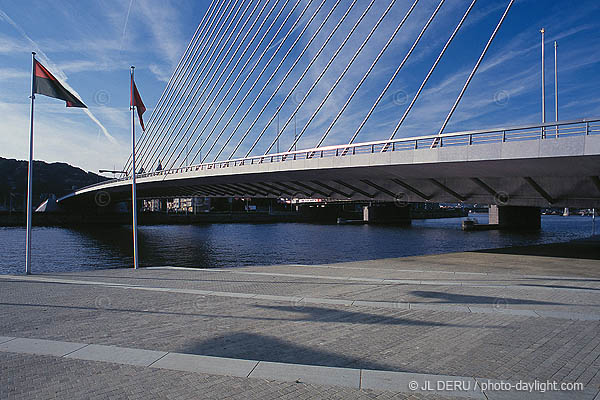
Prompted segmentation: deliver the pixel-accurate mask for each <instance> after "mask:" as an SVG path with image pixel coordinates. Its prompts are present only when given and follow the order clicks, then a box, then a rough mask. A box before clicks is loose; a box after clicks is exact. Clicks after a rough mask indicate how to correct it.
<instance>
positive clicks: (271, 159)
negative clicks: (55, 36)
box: [85, 118, 600, 189]
mask: <svg viewBox="0 0 600 400" xmlns="http://www.w3.org/2000/svg"><path fill="white" fill-rule="evenodd" d="M598 134H600V118H597V119H581V120H575V121H563V122H549V123H545V124H537V125H524V126H515V127H508V128H499V129H488V130H476V131H466V132H455V133H445V134H442V135H429V136H418V137H411V138H400V139H394V140H381V141H373V142H367V143H354V144H343V145H337V146H326V147H318V148H312V149H305V150H296V151H290V152H285V153H277V154H268V155H261V156H253V157H246V158H239V159H234V160H226V161H216V162H211V163H205V164H199V165H191V166H187V167H181V168H174V169H166V170H161V171H154V172H146V173H141V174H136V177H139V178H145V177H152V176H167V175H171V174H178V173H183V172H192V171H204V170H212V169H221V168H232V167H239V166H244V165H256V164H268V163H280V162H288V161H297V160H308V159H314V158H326V157H346V156H352V155H358V154H370V153H384V152H390V151H391V152H394V151H404V150H418V149H430V148H437V147H450V146H472V145H477V144H485V143H502V142H516V141H523V140H544V139H555V138H561V137H569V136H585V135H598ZM130 179H131V176H127V177H123V178H117V179H113V180H110V181H104V182H101V183H99V184H94V185H91V186H87V187H86V188H85V189H88V188H91V187H94V186H99V185H105V184H107V183H110V182H119V181H124V180H130Z"/></svg>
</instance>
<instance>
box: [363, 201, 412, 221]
mask: <svg viewBox="0 0 600 400" xmlns="http://www.w3.org/2000/svg"><path fill="white" fill-rule="evenodd" d="M363 221H365V222H366V223H368V224H403V225H410V223H411V219H410V207H408V206H403V207H399V206H397V205H396V204H394V203H381V204H374V205H370V206H364V207H363Z"/></svg>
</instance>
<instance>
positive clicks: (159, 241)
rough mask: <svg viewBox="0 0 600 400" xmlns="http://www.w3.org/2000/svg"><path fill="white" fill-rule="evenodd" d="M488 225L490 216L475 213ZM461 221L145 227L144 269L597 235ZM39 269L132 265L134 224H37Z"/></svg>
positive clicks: (14, 258)
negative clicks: (466, 226)
mask: <svg viewBox="0 0 600 400" xmlns="http://www.w3.org/2000/svg"><path fill="white" fill-rule="evenodd" d="M477 218H478V219H479V220H480V222H487V215H480V216H477ZM462 219H463V218H448V219H430V220H415V221H413V223H412V226H406V227H400V226H382V225H317V224H304V223H276V224H206V225H155V226H142V227H140V228H139V235H138V236H139V243H140V264H141V265H142V266H166V265H171V266H182V267H197V268H209V267H235V266H242V265H273V264H324V263H334V262H337V261H356V260H367V259H378V258H388V257H405V256H416V255H426V254H435V253H446V252H455V251H467V250H481V249H488V248H498V247H509V246H518V245H532V244H541V243H553V242H563V241H568V240H573V239H578V238H584V237H589V236H591V235H592V232H593V227H592V219H591V217H581V216H570V217H563V216H553V215H545V216H542V229H541V230H540V231H539V232H522V233H515V232H500V231H481V232H463V231H462V230H461V226H460V224H461V220H462ZM32 236H33V239H32V243H33V250H32V269H33V272H34V273H35V272H38V273H41V272H60V271H77V270H90V269H97V268H115V267H131V265H132V249H131V247H132V246H131V227H128V226H112V227H95V228H59V227H35V228H34V229H33V234H32ZM0 252H1V254H2V261H1V262H0V274H15V273H22V272H23V271H24V260H25V229H24V228H13V227H0Z"/></svg>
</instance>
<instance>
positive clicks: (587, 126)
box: [585, 122, 590, 136]
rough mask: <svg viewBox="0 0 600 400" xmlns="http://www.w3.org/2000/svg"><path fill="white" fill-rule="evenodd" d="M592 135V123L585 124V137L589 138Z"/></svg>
mask: <svg viewBox="0 0 600 400" xmlns="http://www.w3.org/2000/svg"><path fill="white" fill-rule="evenodd" d="M589 134H590V123H589V122H586V123H585V135H586V136H588V135H589Z"/></svg>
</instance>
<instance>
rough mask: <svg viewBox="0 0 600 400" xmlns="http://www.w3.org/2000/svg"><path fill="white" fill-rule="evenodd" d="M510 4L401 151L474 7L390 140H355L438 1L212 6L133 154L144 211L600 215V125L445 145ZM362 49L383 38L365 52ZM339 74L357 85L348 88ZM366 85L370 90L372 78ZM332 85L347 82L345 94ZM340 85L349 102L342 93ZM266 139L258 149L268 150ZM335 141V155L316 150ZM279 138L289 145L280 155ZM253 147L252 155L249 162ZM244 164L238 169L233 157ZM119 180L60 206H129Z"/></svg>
mask: <svg viewBox="0 0 600 400" xmlns="http://www.w3.org/2000/svg"><path fill="white" fill-rule="evenodd" d="M513 1H514V0H507V6H506V9H505V10H504V12H503V13H502V14H501V15H499V20H498V23H497V25H496V26H495V28H494V29H493V30H491V32H490V37H489V40H488V41H487V44H486V45H485V46H484V48H483V49H482V51H481V54H480V56H479V58H478V60H477V62H476V63H475V64H474V66H473V68H472V70H471V73H470V74H469V76H468V78H467V79H466V81H465V83H464V85H463V87H462V89H461V90H460V93H459V94H458V96H457V98H456V101H455V102H454V104H453V106H452V107H451V109H450V110H449V111H448V113H447V115H446V118H445V119H444V122H443V124H442V126H441V127H440V128H439V130H437V129H436V131H437V132H438V133H437V134H435V135H429V136H421V137H412V138H396V135H397V133H398V132H399V130H400V129H401V127H402V124H403V122H404V121H405V119H406V117H407V116H408V115H409V113H410V112H411V110H412V108H413V106H414V104H415V103H416V102H417V101H418V99H419V96H420V94H421V93H422V91H423V88H424V87H425V86H426V84H427V83H428V81H429V78H430V77H431V75H432V73H433V72H434V71H435V70H436V68H437V66H438V65H439V63H440V62H442V60H443V57H444V55H445V53H446V50H447V49H448V47H450V45H451V44H452V42H453V40H454V38H455V36H456V35H457V33H458V32H459V31H460V29H461V28H462V26H463V24H464V22H465V21H466V20H467V19H468V16H469V14H470V13H471V11H472V9H473V8H474V7H475V5H476V0H472V1H471V2H470V3H469V4H465V9H464V14H462V17H461V18H460V19H457V21H456V25H453V26H451V27H450V28H449V29H447V31H448V36H447V39H446V41H445V44H444V46H443V47H442V48H441V49H440V52H439V55H438V56H437V58H436V59H435V61H434V62H433V63H432V65H431V67H430V68H429V70H428V72H427V73H426V74H424V76H423V80H422V82H421V84H420V86H419V88H418V90H416V91H415V93H414V96H413V97H412V99H411V101H410V102H409V101H408V99H409V98H408V96H406V97H407V99H406V100H407V101H406V102H402V103H403V104H402V105H400V104H398V106H399V107H400V106H402V107H403V110H399V108H395V109H394V110H392V112H388V113H386V114H387V116H388V117H390V118H392V121H391V122H392V124H391V125H389V126H390V127H391V126H393V125H394V124H395V126H394V128H393V129H392V128H390V129H389V130H387V129H381V128H378V126H380V125H379V124H377V123H376V124H375V125H374V126H375V128H370V129H368V128H365V126H367V127H368V126H369V125H368V124H369V123H370V122H372V121H373V115H374V114H376V113H375V112H376V111H377V110H380V107H381V104H382V101H383V100H384V99H388V100H389V98H390V97H393V96H391V95H390V93H389V92H390V88H392V86H393V83H394V81H395V79H396V77H397V76H398V75H399V74H400V73H401V71H402V68H403V67H404V65H405V64H406V62H407V61H408V60H409V58H410V57H411V55H412V54H413V53H415V52H418V51H419V44H420V42H421V39H422V38H423V36H424V34H425V33H426V32H427V31H428V29H429V28H430V26H431V25H432V24H435V22H436V16H437V15H438V11H439V10H440V9H442V8H443V6H444V4H445V2H444V0H440V1H439V3H435V4H433V5H432V4H429V5H425V6H424V7H425V18H423V14H422V13H421V14H419V13H413V11H414V10H415V9H417V7H418V6H419V0H415V1H414V2H412V3H410V4H408V3H406V2H397V1H396V0H387V1H377V2H375V1H374V0H371V1H370V2H357V0H352V1H341V0H316V1H311V0H264V1H255V2H248V1H241V0H214V1H213V2H212V3H211V5H210V7H209V8H208V10H207V12H206V15H205V16H204V17H203V19H202V21H201V22H200V24H199V26H198V28H197V30H196V32H195V34H194V36H193V38H192V40H191V41H190V44H189V45H188V48H187V49H186V51H185V52H184V54H183V56H182V58H181V60H180V61H179V63H178V65H177V66H176V68H175V71H174V73H173V75H172V77H171V79H170V81H169V83H168V84H167V86H166V88H165V90H164V92H163V94H162V95H161V97H160V99H159V101H158V104H157V106H156V107H155V108H154V111H153V113H152V115H151V116H150V119H149V121H148V122H147V130H146V132H145V133H144V135H143V136H142V137H141V140H140V143H139V144H138V146H137V148H136V170H137V172H138V173H136V177H137V182H138V196H139V198H148V199H152V198H162V197H187V196H210V197H214V196H218V197H224V196H239V197H287V198H325V199H350V200H382V201H392V200H393V201H400V202H426V201H431V202H464V203H484V204H500V205H522V206H560V207H563V206H564V207H598V206H599V205H600V179H599V176H600V120H599V119H587V120H578V121H563V122H553V123H546V124H538V125H528V126H518V127H510V128H501V129H492V130H481V131H471V132H459V133H444V130H445V128H446V125H447V123H448V121H449V120H450V119H451V117H452V115H453V113H454V111H455V110H456V108H457V106H458V105H459V103H460V101H461V99H462V97H463V95H464V93H465V91H466V89H467V88H468V86H469V83H470V82H471V79H472V78H473V76H474V75H475V73H476V72H477V70H478V68H479V66H480V64H481V62H482V60H483V59H484V57H485V55H486V53H487V51H488V49H489V47H490V45H491V44H492V42H493V40H494V38H495V36H496V33H497V32H498V30H499V29H500V27H501V25H502V23H503V21H504V19H505V17H506V16H507V14H508V13H509V10H510V9H511V6H512V4H513ZM374 4H377V6H378V7H381V8H377V7H373V6H374ZM433 6H435V7H433ZM408 20H410V21H411V22H414V23H416V25H417V27H418V28H420V29H417V31H415V32H418V34H417V33H415V34H412V33H410V32H403V34H404V35H405V37H406V38H409V40H410V36H413V41H412V44H411V45H410V46H409V47H407V49H406V52H405V54H404V56H403V57H398V55H397V54H394V56H393V57H391V59H392V62H394V63H395V62H396V61H395V60H401V61H400V62H399V63H398V64H397V65H396V68H395V70H394V71H393V72H390V70H389V69H386V68H383V69H381V62H380V61H381V59H382V58H384V57H385V56H386V55H388V53H389V52H390V50H389V48H390V45H391V44H392V43H395V42H394V39H395V38H396V37H397V35H398V33H399V32H400V31H402V30H403V27H404V25H405V22H406V21H408ZM393 27H395V28H394V29H393V31H392V30H391V29H392V28H393ZM444 29H445V28H444ZM382 31H385V32H383V33H382ZM367 32H368V33H367ZM377 32H379V34H378V35H375V33H377ZM437 36H438V37H439V35H437ZM334 37H335V38H336V39H334V40H332V38H334ZM373 37H377V38H385V37H387V40H386V41H385V42H383V41H380V42H376V41H375V40H374V39H373ZM366 46H369V49H370V50H373V49H376V50H377V51H378V53H377V55H376V56H374V57H373V55H372V54H371V53H370V52H366V51H364V49H365V47H366ZM402 51H404V50H402ZM373 54H374V53H373ZM357 60H359V61H357ZM317 61H319V62H317ZM332 66H333V67H332ZM350 70H351V71H353V72H354V74H348V71H350ZM374 71H376V73H378V74H379V75H378V76H379V77H380V78H379V79H376V80H373V79H371V80H369V77H372V75H373V74H374ZM324 76H327V78H325V80H326V83H324V82H323V81H325V80H324V79H323V77H324ZM349 76H354V77H361V78H360V79H357V78H353V79H352V80H350V79H349ZM381 77H383V79H382V78H381ZM334 78H335V79H334ZM342 81H344V82H345V83H346V84H347V85H346V86H345V88H344V90H342V89H340V82H342ZM365 82H371V84H372V85H376V86H381V87H376V88H373V87H370V88H369V89H370V91H369V92H370V93H372V92H373V91H375V93H379V95H378V96H377V97H376V98H373V99H370V97H372V96H367V95H365V96H361V94H363V92H362V91H361V90H363V91H364V90H365V89H364V87H363V86H365V85H364V84H365ZM373 82H375V83H373ZM348 85H350V86H349V87H353V88H354V89H353V90H352V91H349V90H348ZM357 94H358V96H357ZM336 95H337V99H336V100H337V101H335V102H334V101H332V98H335V96H336ZM340 98H341V100H342V101H340ZM404 103H406V105H405V104H404ZM315 105H316V106H315ZM378 107H379V108H378ZM349 114H350V115H351V117H355V116H358V117H359V118H360V119H359V120H360V121H361V122H360V123H359V124H356V123H355V124H354V125H356V127H355V129H354V128H353V129H351V130H350V131H347V130H346V129H345V128H344V129H342V128H341V127H340V126H341V125H340V121H342V120H343V119H344V117H348V115H349ZM381 114H383V113H379V115H381ZM543 115H544V117H545V112H543ZM280 117H281V118H280ZM280 119H281V125H280ZM346 121H350V122H352V121H354V120H353V118H350V119H349V120H346ZM388 122H389V121H388ZM297 123H299V126H297ZM351 125H352V124H349V123H346V124H345V125H344V126H351ZM423 129H428V128H427V127H423ZM366 130H368V131H370V132H373V131H376V132H379V131H381V133H382V135H383V136H384V137H386V138H387V139H385V140H379V141H371V142H367V143H355V142H356V139H357V137H358V136H359V135H360V134H361V133H362V132H364V131H366ZM267 132H270V133H267ZM307 132H308V134H306V133H307ZM434 132H435V131H434ZM292 134H293V139H292ZM305 134H306V135H305ZM315 134H316V137H317V138H318V139H316V140H315V144H314V145H310V144H309V145H307V146H305V147H307V148H305V149H303V150H296V149H297V147H298V144H299V143H304V142H300V141H301V140H306V139H310V137H311V135H315ZM342 135H345V136H346V137H344V138H342V137H341V136H342ZM307 136H309V138H307ZM267 137H269V140H268V141H267V143H269V144H268V145H267V144H264V145H263V144H262V143H263V142H264V140H265V139H266V138H267ZM332 138H334V139H335V141H334V142H337V143H342V144H340V145H335V146H324V145H323V144H324V143H327V140H331V139H332ZM236 140H237V143H236ZM284 140H285V141H286V143H287V144H288V145H289V147H288V146H286V147H287V148H288V149H287V151H284V152H280V151H279V144H280V142H282V141H284ZM234 143H236V144H235V145H234ZM261 146H262V150H261V151H260V152H259V153H262V154H259V155H253V154H256V153H257V152H258V150H259V148H261ZM263 150H264V152H263ZM226 152H227V153H228V154H229V155H228V156H227V157H226V156H225V153H226ZM239 152H245V156H243V157H242V158H239V156H236V155H237V154H238V153H239ZM209 158H211V159H212V161H211V160H209ZM123 170H124V171H125V172H126V173H125V174H124V175H126V176H123V177H121V178H119V179H114V180H110V181H106V182H103V183H100V184H97V185H92V186H89V187H86V188H83V189H80V190H77V191H75V192H74V193H72V194H69V195H68V196H65V197H63V198H61V199H59V203H62V204H65V205H66V204H70V203H77V202H80V203H81V202H90V201H92V200H93V199H94V198H97V197H98V196H101V197H103V198H110V199H111V200H112V201H121V200H126V199H129V198H130V196H131V189H130V183H131V175H132V173H133V172H134V171H133V168H132V163H131V159H130V160H128V161H127V162H126V164H125V166H124V169H123ZM144 171H146V172H144ZM151 171H153V172H151Z"/></svg>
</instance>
